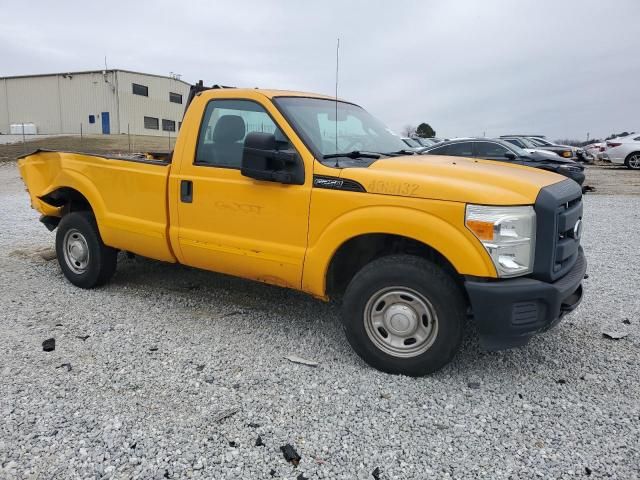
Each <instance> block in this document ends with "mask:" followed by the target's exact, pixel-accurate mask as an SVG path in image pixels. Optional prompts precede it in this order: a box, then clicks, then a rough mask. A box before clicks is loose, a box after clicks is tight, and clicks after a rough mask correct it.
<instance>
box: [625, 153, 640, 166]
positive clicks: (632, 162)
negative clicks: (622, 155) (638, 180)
mask: <svg viewBox="0 0 640 480" xmlns="http://www.w3.org/2000/svg"><path fill="white" fill-rule="evenodd" d="M624 163H625V165H626V166H627V167H628V168H630V169H632V170H640V152H634V153H632V154H631V155H629V156H628V157H627V160H626V161H625V162H624Z"/></svg>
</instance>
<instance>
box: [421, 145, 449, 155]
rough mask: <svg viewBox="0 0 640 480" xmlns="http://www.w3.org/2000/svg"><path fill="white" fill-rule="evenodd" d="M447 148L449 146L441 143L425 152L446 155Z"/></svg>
mask: <svg viewBox="0 0 640 480" xmlns="http://www.w3.org/2000/svg"><path fill="white" fill-rule="evenodd" d="M447 148H449V145H443V146H441V147H438V148H434V149H432V150H429V151H428V152H426V153H430V154H431V155H446V154H447Z"/></svg>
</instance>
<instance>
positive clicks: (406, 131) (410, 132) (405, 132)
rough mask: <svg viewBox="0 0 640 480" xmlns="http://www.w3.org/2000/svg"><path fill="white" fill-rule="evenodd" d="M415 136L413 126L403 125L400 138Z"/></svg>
mask: <svg viewBox="0 0 640 480" xmlns="http://www.w3.org/2000/svg"><path fill="white" fill-rule="evenodd" d="M415 134H416V127H414V126H413V125H405V126H404V127H403V128H402V136H403V137H413V136H414V135H415Z"/></svg>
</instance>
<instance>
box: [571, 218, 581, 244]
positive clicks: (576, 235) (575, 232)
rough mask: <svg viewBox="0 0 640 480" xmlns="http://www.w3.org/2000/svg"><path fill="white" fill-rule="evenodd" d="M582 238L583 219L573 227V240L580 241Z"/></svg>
mask: <svg viewBox="0 0 640 480" xmlns="http://www.w3.org/2000/svg"><path fill="white" fill-rule="evenodd" d="M580 237H582V219H581V218H579V219H578V221H577V222H576V224H575V225H574V226H573V238H575V239H576V240H580Z"/></svg>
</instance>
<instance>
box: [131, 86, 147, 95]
mask: <svg viewBox="0 0 640 480" xmlns="http://www.w3.org/2000/svg"><path fill="white" fill-rule="evenodd" d="M131 86H132V88H133V94H134V95H142V96H143V97H148V96H149V87H147V86H145V85H139V84H137V83H132V84H131Z"/></svg>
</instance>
